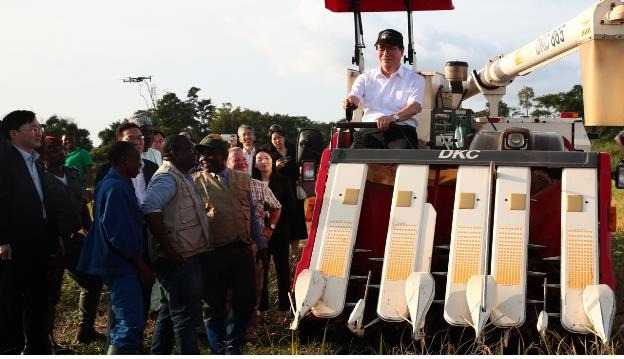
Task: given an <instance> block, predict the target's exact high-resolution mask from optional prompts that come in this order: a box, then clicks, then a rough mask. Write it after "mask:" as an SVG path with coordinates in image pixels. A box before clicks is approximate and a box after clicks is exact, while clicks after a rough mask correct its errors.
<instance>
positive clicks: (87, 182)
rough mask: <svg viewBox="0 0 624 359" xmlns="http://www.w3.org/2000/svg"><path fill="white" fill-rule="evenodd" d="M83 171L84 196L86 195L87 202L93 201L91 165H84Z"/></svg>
mask: <svg viewBox="0 0 624 359" xmlns="http://www.w3.org/2000/svg"><path fill="white" fill-rule="evenodd" d="M84 172H85V196H86V197H87V202H91V201H93V190H94V188H93V165H89V166H86V167H85V168H84Z"/></svg>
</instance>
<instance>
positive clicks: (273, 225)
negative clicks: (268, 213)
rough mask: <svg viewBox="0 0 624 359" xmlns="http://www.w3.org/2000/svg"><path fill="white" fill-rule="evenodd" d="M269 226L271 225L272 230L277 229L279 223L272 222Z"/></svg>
mask: <svg viewBox="0 0 624 359" xmlns="http://www.w3.org/2000/svg"><path fill="white" fill-rule="evenodd" d="M269 227H270V228H271V229H272V230H275V228H277V225H275V224H273V223H271V224H269Z"/></svg>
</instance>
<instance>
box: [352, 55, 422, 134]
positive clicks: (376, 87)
mask: <svg viewBox="0 0 624 359" xmlns="http://www.w3.org/2000/svg"><path fill="white" fill-rule="evenodd" d="M424 93H425V79H424V78H423V77H422V76H420V75H419V74H417V73H415V72H414V71H412V70H410V69H408V68H407V67H404V66H401V67H400V68H399V70H398V71H397V72H395V73H393V74H392V75H390V78H387V77H386V76H384V75H383V74H382V73H381V68H376V69H373V70H369V71H366V72H365V73H363V74H361V75H360V76H358V77H357V79H355V82H354V83H353V86H352V87H351V92H350V93H349V96H355V97H357V98H358V99H360V108H362V109H364V116H363V117H362V122H375V121H376V120H377V119H378V118H379V117H381V116H392V115H393V114H395V113H397V112H398V111H400V110H401V109H402V108H404V107H405V106H407V105H408V104H410V103H414V102H418V103H419V104H421V105H422V101H423V96H424ZM399 125H409V126H413V127H416V126H418V121H417V120H416V119H415V118H411V119H409V120H405V121H401V122H400V123H399Z"/></svg>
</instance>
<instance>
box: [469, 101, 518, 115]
mask: <svg viewBox="0 0 624 359" xmlns="http://www.w3.org/2000/svg"><path fill="white" fill-rule="evenodd" d="M514 110H515V108H514V107H511V106H509V105H508V104H507V103H506V102H505V101H503V100H501V101H500V102H499V103H498V116H500V117H509V114H510V113H511V111H514ZM489 114H490V103H489V102H486V103H485V110H481V111H479V112H477V113H475V117H484V116H488V115H489Z"/></svg>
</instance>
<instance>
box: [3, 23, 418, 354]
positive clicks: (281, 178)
mask: <svg viewBox="0 0 624 359" xmlns="http://www.w3.org/2000/svg"><path fill="white" fill-rule="evenodd" d="M375 48H376V51H377V60H378V62H379V67H378V68H376V69H373V70H370V71H368V72H366V73H363V74H361V75H360V76H359V77H358V78H357V79H356V80H355V82H354V84H353V86H352V88H351V92H350V93H349V95H348V96H347V98H346V99H344V101H343V102H342V106H343V107H344V108H346V109H354V108H358V107H359V108H361V109H362V110H363V118H362V121H364V122H376V124H377V128H376V129H370V130H361V131H357V132H355V133H354V141H353V147H354V148H361V147H372V148H413V149H415V148H418V147H419V144H418V136H417V133H416V126H417V121H416V120H415V119H414V116H415V115H416V114H417V113H419V112H420V111H421V103H422V100H423V95H424V80H423V78H422V76H420V75H418V74H416V73H415V72H413V71H410V70H408V69H407V68H405V67H403V66H402V65H401V60H402V58H403V54H404V46H403V37H402V35H401V34H400V33H399V32H397V31H395V30H392V29H387V30H383V31H381V32H380V33H379V36H378V38H377V41H376V42H375ZM237 135H238V140H239V141H240V143H241V144H242V147H236V145H237V144H238V143H237V141H236V139H234V140H232V141H230V142H226V141H224V140H223V139H221V138H220V136H219V135H208V136H207V137H205V138H204V139H202V140H201V141H199V143H194V141H193V139H192V138H191V136H190V134H189V133H187V132H180V133H179V134H177V135H172V134H170V135H169V136H166V135H165V134H163V133H162V132H160V131H158V129H157V128H155V127H154V123H152V120H151V119H150V118H148V117H146V116H134V117H132V118H130V119H129V120H128V121H126V122H124V123H122V124H121V125H120V126H119V127H118V128H117V130H116V133H115V136H116V140H117V142H116V143H115V144H114V145H113V146H112V148H111V149H110V153H109V162H108V163H106V164H104V165H101V166H99V168H97V170H96V169H95V168H94V163H93V161H92V159H91V157H90V155H89V153H88V151H86V150H85V149H82V148H79V147H78V146H77V145H76V143H77V141H76V138H75V137H74V134H71V133H66V134H63V136H62V137H61V138H56V137H53V136H45V135H44V134H43V130H42V127H41V125H40V124H39V122H38V121H37V118H36V116H35V114H34V113H33V112H30V111H13V112H11V113H9V114H8V115H6V116H5V117H4V119H3V120H2V136H0V165H1V166H2V170H1V171H0V323H1V325H0V353H1V354H17V353H24V354H46V353H50V351H51V348H53V347H55V346H57V344H56V342H55V340H54V336H53V330H52V329H53V327H54V318H55V315H54V314H55V307H56V303H58V301H59V298H60V288H61V282H62V279H63V273H64V271H65V270H67V271H68V273H69V275H70V276H71V277H72V278H73V279H74V280H75V281H76V283H78V285H79V286H80V287H81V289H82V291H81V295H80V303H79V309H80V313H81V314H80V315H81V321H80V328H79V331H78V335H77V338H76V340H77V341H78V342H83V343H88V342H91V341H94V340H100V339H102V338H103V337H104V336H103V334H101V333H99V332H97V331H96V330H95V329H94V321H95V318H96V309H97V306H98V302H99V299H100V293H101V292H102V288H103V285H104V284H106V288H107V289H108V292H109V293H110V299H109V313H108V323H109V329H108V333H107V334H108V335H107V339H108V342H109V346H108V353H109V354H129V353H138V352H139V351H141V350H145V349H142V348H141V346H142V341H143V336H144V329H145V324H146V318H147V316H148V314H149V310H150V297H151V293H152V289H153V287H154V283H155V282H156V283H158V284H157V288H158V289H159V292H160V297H161V298H160V305H159V307H158V316H157V319H156V326H155V329H154V334H153V336H152V342H151V348H150V349H149V351H150V352H151V353H153V354H169V353H172V351H173V350H174V347H175V348H177V352H178V353H180V354H198V353H199V348H198V343H197V332H196V330H197V327H198V326H202V325H203V326H204V329H205V333H206V336H207V338H208V342H209V345H210V349H211V351H212V352H213V353H217V354H237V353H240V351H241V348H242V345H243V343H244V341H245V338H246V337H248V335H249V333H250V331H253V330H254V328H255V327H256V326H257V325H258V324H259V323H261V322H262V321H265V320H267V319H266V316H265V313H266V311H267V309H268V308H269V304H270V302H271V301H270V300H269V291H268V288H267V283H268V276H269V267H270V263H271V260H272V261H273V263H274V266H275V272H276V277H277V287H278V290H277V292H278V298H277V303H278V310H279V315H278V316H277V321H278V322H279V323H281V324H285V322H286V321H287V320H288V316H289V308H290V301H289V296H288V295H289V290H290V280H291V272H290V254H291V253H294V252H295V249H296V248H297V245H298V241H299V240H300V239H305V238H307V228H306V223H305V217H304V210H303V203H302V200H301V199H299V198H297V196H296V188H297V179H298V178H299V176H300V173H299V171H300V169H299V166H298V165H297V162H296V161H295V157H296V153H295V147H294V146H293V145H292V144H290V143H289V142H288V141H286V137H285V132H284V130H283V128H282V127H281V126H280V125H279V124H274V125H272V126H271V127H270V128H269V131H268V136H269V138H268V140H269V143H268V146H266V148H257V147H256V146H255V140H256V134H255V131H254V129H253V128H252V127H251V126H248V125H241V126H240V127H239V128H238V134H237ZM91 201H92V213H89V210H88V208H87V203H89V202H91ZM44 318H45V320H44ZM42 322H45V325H42Z"/></svg>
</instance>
